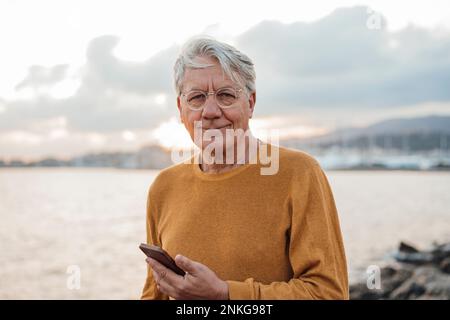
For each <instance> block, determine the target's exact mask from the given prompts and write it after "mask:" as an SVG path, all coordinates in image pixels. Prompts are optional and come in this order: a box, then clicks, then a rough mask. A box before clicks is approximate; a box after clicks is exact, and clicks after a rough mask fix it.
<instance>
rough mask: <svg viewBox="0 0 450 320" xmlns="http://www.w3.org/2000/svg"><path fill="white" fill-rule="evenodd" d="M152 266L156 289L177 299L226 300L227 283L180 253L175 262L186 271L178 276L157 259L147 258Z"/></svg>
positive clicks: (205, 267) (202, 265)
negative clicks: (183, 274)
mask: <svg viewBox="0 0 450 320" xmlns="http://www.w3.org/2000/svg"><path fill="white" fill-rule="evenodd" d="M146 261H147V263H148V264H149V265H150V266H151V267H152V271H153V277H154V278H155V281H156V284H157V286H158V290H159V291H161V292H162V293H165V294H167V295H168V296H170V297H172V298H174V299H177V300H193V299H202V300H207V299H208V300H228V284H227V283H226V281H223V280H221V279H219V277H217V275H216V274H215V273H214V271H212V270H211V269H209V268H208V267H207V266H205V265H204V264H201V263H200V262H196V261H193V260H190V259H189V258H187V257H184V256H182V255H177V256H176V257H175V263H176V264H177V265H178V266H179V267H180V268H181V269H183V270H184V271H185V272H186V275H185V276H184V277H183V276H180V275H178V274H176V273H175V272H173V271H172V270H170V269H168V268H166V267H165V266H163V265H162V264H161V263H159V262H158V261H156V260H154V259H152V258H147V259H146Z"/></svg>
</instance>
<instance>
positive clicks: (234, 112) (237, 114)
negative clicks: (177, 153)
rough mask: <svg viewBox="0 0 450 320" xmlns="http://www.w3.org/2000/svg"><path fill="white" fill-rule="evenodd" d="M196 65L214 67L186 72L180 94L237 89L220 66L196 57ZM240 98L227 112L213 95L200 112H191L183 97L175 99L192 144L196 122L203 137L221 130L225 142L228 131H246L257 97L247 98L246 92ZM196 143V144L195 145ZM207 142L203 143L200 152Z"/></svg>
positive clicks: (213, 61) (206, 59)
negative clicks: (195, 90) (209, 131)
mask: <svg viewBox="0 0 450 320" xmlns="http://www.w3.org/2000/svg"><path fill="white" fill-rule="evenodd" d="M196 59H197V61H198V62H201V63H207V64H214V66H212V67H207V68H203V69H186V71H185V74H184V79H183V82H182V84H183V87H182V91H183V92H189V91H191V90H194V89H199V90H202V91H206V92H211V91H216V90H217V89H220V88H223V87H234V88H236V87H237V85H236V83H234V82H233V81H232V80H231V79H230V78H229V77H227V76H226V74H225V73H224V72H223V70H222V68H221V66H220V64H219V63H218V62H217V61H216V60H215V59H213V58H209V57H197V58H196ZM242 89H243V90H242V91H241V92H240V94H239V99H238V100H237V101H236V103H235V104H234V105H233V107H231V108H228V109H221V108H220V107H219V105H218V104H217V103H216V100H215V99H214V96H213V95H210V96H208V98H207V100H206V102H205V105H204V107H203V109H201V110H197V111H195V110H191V109H190V108H189V107H188V105H187V103H186V101H185V100H184V99H183V98H182V97H178V98H177V105H178V110H179V112H180V118H181V121H182V122H183V124H184V126H185V127H186V129H187V130H188V132H189V135H190V136H191V139H192V141H194V123H195V122H196V121H199V122H200V123H201V125H202V135H203V134H204V133H205V132H206V131H207V130H208V129H220V130H221V132H222V135H223V137H224V139H225V133H226V130H227V129H234V130H236V129H243V130H244V131H247V130H248V123H249V119H250V118H251V117H252V114H253V109H254V106H255V100H256V94H255V93H253V94H251V95H250V96H248V94H247V93H246V91H245V89H244V88H242ZM194 142H195V141H194ZM206 145H208V142H203V144H202V146H203V148H204V147H206Z"/></svg>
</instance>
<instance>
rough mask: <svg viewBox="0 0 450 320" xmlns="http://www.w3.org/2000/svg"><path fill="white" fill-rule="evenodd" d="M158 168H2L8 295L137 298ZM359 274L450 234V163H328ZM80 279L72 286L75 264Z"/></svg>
mask: <svg viewBox="0 0 450 320" xmlns="http://www.w3.org/2000/svg"><path fill="white" fill-rule="evenodd" d="M157 174H158V171H153V170H123V169H85V168H84V169H82V168H40V169H23V168H22V169H2V170H0V212H1V219H2V223H1V224H0V246H1V248H0V249H1V250H0V252H1V253H0V298H1V299H138V298H139V297H140V293H141V290H142V286H143V284H144V280H145V276H146V264H145V261H144V260H145V257H144V255H143V254H142V252H141V251H140V250H139V249H138V245H139V243H141V242H145V239H146V238H145V206H146V196H147V190H148V187H149V185H150V184H151V182H152V181H153V179H154V178H155V176H156V175H157ZM326 174H327V176H328V178H329V181H330V185H331V187H332V189H333V193H334V197H335V201H336V205H337V207H338V211H339V217H340V223H341V228H342V233H343V237H344V243H345V247H346V254H347V260H348V267H349V277H350V281H351V283H358V282H360V281H364V279H365V277H366V269H367V267H368V266H370V265H379V266H381V267H383V266H384V265H386V264H387V262H388V261H389V258H390V256H389V255H390V254H391V253H392V252H395V250H396V249H397V246H398V244H399V242H400V241H410V242H412V243H414V244H415V245H416V246H417V247H419V248H426V247H427V246H429V245H430V244H431V243H433V242H434V241H436V242H440V243H443V242H448V241H450V229H449V228H448V226H449V225H450V194H449V193H448V192H447V190H449V189H450V172H421V171H399V172H397V171H376V172H375V171H327V172H326ZM73 266H77V267H78V268H79V271H80V276H81V278H80V287H79V288H71V287H70V285H69V286H68V281H69V279H70V276H71V275H72V273H71V270H73V268H72V269H71V267H73Z"/></svg>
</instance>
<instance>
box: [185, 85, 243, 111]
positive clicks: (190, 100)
mask: <svg viewBox="0 0 450 320" xmlns="http://www.w3.org/2000/svg"><path fill="white" fill-rule="evenodd" d="M241 92H242V89H235V88H220V89H218V90H216V91H211V92H206V91H202V90H191V91H189V92H186V93H182V94H181V96H182V97H183V98H184V100H185V101H186V103H187V105H188V106H189V108H190V109H191V110H194V111H198V110H202V109H203V107H204V106H205V103H206V100H207V99H208V96H210V95H214V98H215V99H216V103H217V104H218V105H219V107H220V108H221V109H228V108H232V107H234V106H235V103H236V101H237V100H238V99H239V96H240V93H241Z"/></svg>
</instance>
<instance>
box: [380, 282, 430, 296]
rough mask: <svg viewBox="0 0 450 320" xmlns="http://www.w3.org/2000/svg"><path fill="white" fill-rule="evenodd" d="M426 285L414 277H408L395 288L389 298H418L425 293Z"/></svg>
mask: <svg viewBox="0 0 450 320" xmlns="http://www.w3.org/2000/svg"><path fill="white" fill-rule="evenodd" d="M425 291H426V290H425V287H424V286H423V285H421V284H419V283H417V282H416V281H415V280H414V279H408V280H407V281H405V282H404V283H403V284H402V285H401V286H400V287H398V288H397V289H395V290H394V291H393V292H392V293H391V295H390V296H389V298H391V299H397V300H398V299H402V300H404V299H416V298H418V297H420V296H421V295H422V294H424V293H425Z"/></svg>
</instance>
